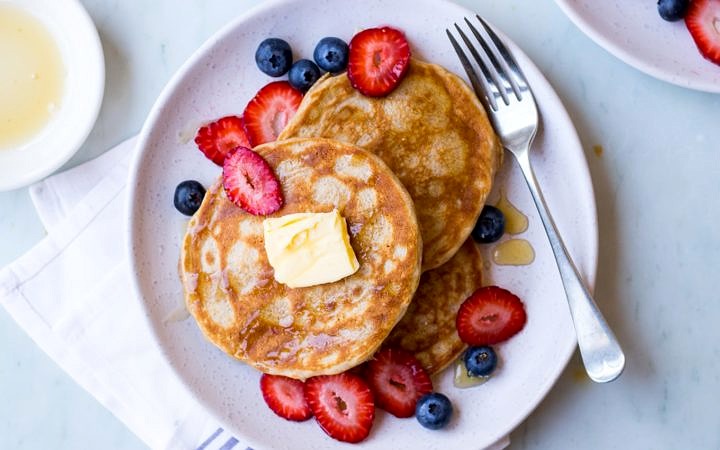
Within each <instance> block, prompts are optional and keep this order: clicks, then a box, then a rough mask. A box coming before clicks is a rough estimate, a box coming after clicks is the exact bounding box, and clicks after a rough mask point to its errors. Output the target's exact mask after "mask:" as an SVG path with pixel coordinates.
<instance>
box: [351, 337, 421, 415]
mask: <svg viewBox="0 0 720 450" xmlns="http://www.w3.org/2000/svg"><path fill="white" fill-rule="evenodd" d="M365 377H366V379H367V381H368V384H369V385H370V389H372V391H373V394H375V401H376V402H377V406H378V407H380V408H382V409H384V410H385V411H387V412H389V413H390V414H392V415H394V416H395V417H412V416H413V415H415V406H416V405H417V401H418V399H419V398H420V397H422V396H423V395H425V394H428V393H430V392H432V390H433V385H432V381H430V377H429V376H428V374H427V372H425V369H423V368H422V365H421V364H420V361H418V360H417V359H416V358H415V357H414V356H413V355H412V354H410V353H408V352H406V351H404V350H399V349H393V348H385V349H382V350H380V351H379V352H378V353H376V354H375V358H374V359H372V360H370V361H369V362H368V364H367V369H366V372H365Z"/></svg>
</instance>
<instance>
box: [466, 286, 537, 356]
mask: <svg viewBox="0 0 720 450" xmlns="http://www.w3.org/2000/svg"><path fill="white" fill-rule="evenodd" d="M526 321H527V315H526V314H525V306H523V303H522V302H521V301H520V299H519V298H518V297H517V296H516V295H515V294H513V293H512V292H510V291H508V290H505V289H502V288H499V287H497V286H486V287H482V288H480V289H478V290H477V291H475V292H473V293H472V295H470V297H468V298H467V299H466V300H465V301H464V302H463V304H462V305H460V309H459V310H458V313H457V318H456V321H455V326H456V327H457V332H458V335H459V336H460V339H461V340H462V341H463V342H465V343H466V344H468V345H492V344H497V343H498V342H502V341H505V340H507V339H510V338H511V337H513V336H514V335H515V334H517V333H518V332H519V331H520V330H522V329H523V327H524V326H525V322H526Z"/></svg>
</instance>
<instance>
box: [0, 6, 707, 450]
mask: <svg viewBox="0 0 720 450" xmlns="http://www.w3.org/2000/svg"><path fill="white" fill-rule="evenodd" d="M83 3H84V4H85V6H86V7H87V8H88V10H89V12H90V14H91V15H92V17H93V19H94V20H95V23H96V25H97V27H98V29H99V31H100V36H101V39H102V41H103V46H104V50H105V57H106V61H107V89H106V96H105V102H104V105H103V109H102V111H101V113H100V119H99V121H98V123H97V125H96V127H95V129H94V131H93V133H92V134H91V136H90V139H89V140H88V142H87V143H86V145H85V146H84V147H83V148H82V149H81V151H80V152H79V153H78V154H77V155H76V156H75V158H73V160H72V161H71V162H70V163H69V164H68V165H67V167H71V166H73V165H76V164H79V163H81V162H83V161H85V160H88V159H90V158H92V157H94V156H97V155H99V154H100V153H102V152H103V151H104V150H105V149H106V148H108V147H110V146H112V145H114V144H116V143H118V142H120V141H121V140H122V139H124V138H126V137H129V136H131V135H132V134H134V133H136V132H137V131H138V130H139V129H140V127H141V125H142V122H143V120H144V118H145V115H146V114H147V112H148V110H149V109H150V107H151V105H152V103H153V101H154V99H155V97H156V96H157V94H158V93H159V91H160V89H161V88H162V86H163V85H164V83H165V82H166V81H167V80H168V78H169V77H170V76H171V74H172V73H173V72H174V70H175V69H176V68H177V67H178V66H179V65H180V64H181V63H182V62H183V61H184V60H185V58H187V57H188V56H189V55H190V53H192V51H193V50H194V49H195V48H196V47H197V46H199V45H200V44H201V43H202V42H203V41H204V40H205V39H206V38H207V37H208V36H210V35H211V34H212V33H213V31H214V30H216V29H217V28H218V27H220V26H221V25H223V24H224V23H226V22H227V21H228V20H229V19H230V18H231V17H232V16H235V15H237V14H239V13H241V12H242V11H244V10H245V9H247V8H248V7H250V6H252V5H254V4H256V3H259V2H258V1H250V0H243V1H239V0H213V1H212V2H204V1H200V0H186V1H182V2H171V1H169V0H157V1H153V2H147V1H140V0H122V1H120V0H114V1H113V0H83ZM461 3H463V4H465V5H466V6H469V7H471V8H473V9H475V10H477V11H478V12H480V13H481V14H482V15H484V16H486V17H487V18H488V19H489V20H490V21H492V22H493V23H495V24H496V25H498V26H499V27H500V28H501V29H502V30H503V31H504V32H505V33H507V34H508V35H509V36H510V37H511V38H512V39H513V40H515V42H517V43H518V44H519V45H520V46H521V47H522V48H523V49H524V50H525V51H526V53H527V54H528V55H529V56H530V57H531V58H532V59H533V60H534V61H535V63H536V64H537V65H538V66H539V67H540V69H541V70H543V71H544V73H545V75H546V77H547V78H548V79H549V80H550V82H551V83H552V84H553V85H554V87H555V89H556V90H557V92H558V94H559V95H560V97H561V98H562V99H563V101H564V102H565V105H566V107H567V109H568V110H569V111H570V114H571V116H572V117H573V120H574V121H575V125H576V127H577V130H578V133H579V135H580V138H581V140H582V143H583V145H584V148H585V150H586V156H587V159H588V162H589V166H590V171H591V173H592V177H593V183H594V186H595V191H596V195H597V203H598V214H599V219H600V264H599V272H598V283H597V291H596V294H597V295H596V297H597V300H598V303H599V304H600V306H601V308H602V309H603V311H604V312H605V313H606V315H607V318H608V320H609V322H610V323H611V324H612V325H613V327H614V328H615V330H616V332H617V335H618V337H619V339H620V340H621V341H622V343H623V344H624V347H625V350H626V353H627V357H628V364H627V369H626V372H625V374H624V375H623V376H622V378H621V379H620V380H618V381H616V382H614V383H612V384H609V385H595V384H592V383H591V382H589V381H588V380H587V379H586V378H585V377H584V376H583V372H582V367H581V365H580V363H579V359H578V358H577V357H575V358H574V359H573V360H572V361H571V363H570V365H569V366H568V368H567V370H566V371H565V373H564V374H563V376H562V377H561V378H560V380H559V381H558V383H557V385H556V387H555V388H554V389H553V390H552V392H551V393H550V394H549V396H548V397H547V398H546V400H545V401H544V402H543V403H542V404H541V406H540V407H539V408H538V409H537V410H536V412H534V413H533V414H532V415H531V416H530V417H529V418H528V420H526V421H525V422H524V423H523V424H522V425H521V426H520V427H519V428H518V429H517V430H516V431H515V432H513V434H512V441H513V443H512V446H511V448H513V449H558V448H584V449H612V448H637V449H678V448H694V449H701V448H702V449H706V448H707V449H710V448H720V408H718V407H717V400H718V398H720V328H719V327H718V326H717V325H716V322H717V318H718V317H720V301H718V300H720V295H718V293H717V290H716V289H715V280H714V279H715V278H716V277H717V274H718V273H719V271H720V231H718V230H720V226H719V224H720V201H719V200H718V196H719V194H720V95H713V94H705V93H701V92H694V91H689V90H685V89H682V88H679V87H676V86H672V85H669V84H666V83H664V82H661V81H657V80H655V79H653V78H650V77H648V76H647V75H644V74H642V73H640V72H638V71H636V70H635V69H632V68H630V67H628V66H626V65H624V64H623V63H622V62H620V61H619V60H617V59H615V58H614V57H612V56H611V55H609V54H608V53H606V52H605V51H604V50H602V49H601V48H600V47H598V46H597V45H595V44H594V43H593V42H592V41H590V40H589V39H588V38H587V37H586V36H585V35H584V34H582V33H581V32H580V31H579V30H578V29H576V28H575V27H574V26H573V25H572V24H571V23H570V22H569V20H568V19H567V18H566V17H565V16H564V15H563V14H562V13H561V12H560V10H559V9H558V7H557V6H556V5H555V4H554V3H553V2H552V1H551V0H537V1H533V2H528V1H523V0H506V1H502V2H497V1H491V0H463V1H461ZM358 4H359V5H361V4H362V3H361V2H358ZM359 7H361V6H359ZM289 13H290V14H291V13H292V12H291V11H289ZM328 17H329V19H328V20H331V17H332V15H329V16H328ZM658 20H659V19H658ZM298 21H299V22H300V23H301V19H300V18H298ZM388 22H392V19H391V18H388ZM252 63H253V62H252V61H248V64H252ZM718 70H720V68H718ZM597 145H601V146H602V147H603V149H604V152H603V153H602V155H601V156H598V155H597V154H596V153H595V151H594V149H593V148H594V147H595V146H597ZM0 211H1V212H0V236H2V237H1V238H0V265H2V264H5V263H8V262H10V261H11V260H13V259H14V258H16V257H17V256H19V255H21V254H22V253H23V252H25V251H26V250H27V249H29V248H30V247H31V246H32V245H33V244H34V243H35V242H37V241H38V240H39V239H40V238H42V236H43V234H44V230H43V229H42V226H41V225H40V222H39V220H38V218H37V217H36V215H35V213H34V211H33V209H32V206H31V204H30V198H29V196H28V193H27V190H26V189H21V190H17V191H13V192H6V193H0ZM548 326H552V324H548ZM0 343H2V344H0V345H1V347H0V349H2V351H1V352H0V448H3V449H5V448H8V449H45V448H53V449H79V448H94V447H96V445H95V444H93V443H97V442H103V443H104V444H103V448H113V449H141V448H144V446H143V444H142V443H141V442H140V441H139V440H138V439H137V438H136V437H135V436H133V435H132V434H131V433H130V432H129V431H127V430H126V429H125V428H124V426H123V425H122V424H121V423H120V422H118V421H117V420H116V419H115V418H114V417H112V415H111V414H110V413H108V412H107V411H106V410H105V409H104V408H103V407H102V406H100V404H98V403H97V402H96V401H95V400H94V399H92V397H90V396H89V395H88V394H87V393H85V392H84V391H83V390H82V389H80V388H79V387H78V386H77V385H76V384H75V383H74V382H73V381H72V380H71V379H70V378H68V377H67V376H66V375H65V374H64V373H63V372H62V371H61V370H60V369H59V368H58V367H57V366H56V365H55V364H54V363H53V362H52V361H51V360H50V359H49V358H48V357H47V356H45V355H44V354H43V353H42V352H41V351H40V350H38V349H37V348H36V347H35V345H34V344H33V343H32V341H31V340H30V339H28V338H27V337H26V336H25V334H24V333H23V332H22V330H21V329H19V328H18V327H17V326H16V325H15V323H14V322H13V321H12V320H11V319H10V318H9V316H8V315H7V314H6V313H5V312H4V311H3V310H2V309H0ZM479 407H480V406H479Z"/></svg>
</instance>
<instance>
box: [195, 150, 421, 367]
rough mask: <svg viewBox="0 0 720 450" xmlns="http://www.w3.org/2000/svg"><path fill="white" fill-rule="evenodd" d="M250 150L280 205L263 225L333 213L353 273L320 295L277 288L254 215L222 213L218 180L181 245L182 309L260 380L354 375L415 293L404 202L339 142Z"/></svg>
mask: <svg viewBox="0 0 720 450" xmlns="http://www.w3.org/2000/svg"><path fill="white" fill-rule="evenodd" d="M255 150H256V151H257V152H258V153H260V154H261V155H262V156H263V157H264V158H265V159H266V160H267V162H268V163H269V164H270V166H271V167H272V168H273V169H274V170H275V173H276V174H277V176H278V179H279V180H280V184H281V186H282V189H283V196H284V198H285V205H284V206H283V207H282V209H280V211H278V212H276V213H274V214H272V215H271V216H269V217H279V216H283V215H286V214H291V213H298V212H329V211H332V210H333V208H337V209H338V210H339V212H340V213H341V214H342V215H343V216H344V217H345V218H346V220H347V225H348V232H349V234H350V242H351V245H352V247H353V250H354V252H355V255H356V256H357V259H358V262H359V263H360V268H359V269H358V271H357V272H356V273H355V274H353V275H351V276H349V277H347V278H344V279H342V280H340V281H337V282H334V283H328V284H323V285H319V286H312V287H307V288H295V289H291V288H288V287H287V286H285V285H283V284H280V283H278V282H276V281H275V279H274V277H273V269H272V266H270V264H269V263H268V260H267V255H266V253H265V247H264V242H263V233H262V221H263V220H264V217H258V216H253V215H250V214H247V213H245V212H244V211H243V210H242V209H240V208H238V207H237V206H235V205H234V204H232V203H231V202H230V201H229V200H228V199H227V197H226V195H225V191H224V189H223V187H222V180H218V181H217V182H216V183H215V184H214V185H213V186H212V187H210V188H209V189H208V192H207V194H206V196H205V199H204V200H203V203H202V206H201V207H200V209H199V210H198V212H197V213H196V214H195V216H194V217H193V218H192V219H191V221H190V224H189V226H188V231H187V234H186V235H185V239H184V242H183V248H182V255H181V275H182V278H183V286H184V288H185V299H186V304H187V307H188V310H189V311H190V313H191V314H192V315H193V317H194V318H195V320H196V321H197V323H198V325H199V326H200V329H201V330H202V331H203V333H204V334H205V336H207V338H208V339H209V340H210V341H212V342H213V343H214V344H215V345H217V346H218V347H220V348H221V349H222V350H224V351H225V352H227V353H228V354H230V355H232V356H234V357H236V358H238V359H240V360H242V361H246V362H247V363H249V364H251V365H253V366H254V367H256V368H258V369H259V370H261V371H263V372H267V373H272V374H279V375H286V376H289V377H293V378H300V379H302V378H307V377H310V376H314V375H319V374H333V373H339V372H342V371H344V370H346V369H348V368H350V367H353V366H356V365H357V364H359V363H361V362H363V361H365V360H366V359H367V358H369V357H370V356H371V355H372V354H373V353H374V352H375V350H376V349H377V348H378V347H379V346H380V344H381V343H382V341H383V340H384V339H385V338H386V337H387V335H388V334H389V333H390V331H391V330H392V328H393V326H394V325H395V324H396V323H397V322H398V321H399V320H400V318H401V317H402V315H403V314H404V313H405V310H406V308H407V306H408V304H409V303H410V300H411V299H412V296H413V293H414V292H415V289H416V288H417V284H418V281H419V278H420V258H421V254H422V241H421V239H420V232H419V228H418V224H417V219H416V217H415V212H414V209H413V203H412V200H411V198H410V196H409V195H408V193H407V191H406V190H405V188H404V187H403V186H402V184H401V183H400V181H399V180H398V179H397V177H396V176H395V175H394V174H393V173H392V172H391V171H390V169H389V168H388V167H387V166H386V165H385V164H384V163H383V162H382V161H381V160H380V159H379V158H378V157H376V156H375V155H373V154H371V153H368V152H366V151H365V150H362V149H360V148H358V147H355V146H352V145H349V144H343V143H339V142H336V141H330V140H325V139H293V140H288V141H282V142H275V143H269V144H264V145H262V146H259V147H256V148H255ZM338 168H340V169H341V170H338ZM363 193H364V194H363ZM208 254H211V255H213V256H214V257H213V258H207V257H206V256H205V255H208Z"/></svg>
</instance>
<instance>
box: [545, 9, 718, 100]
mask: <svg viewBox="0 0 720 450" xmlns="http://www.w3.org/2000/svg"><path fill="white" fill-rule="evenodd" d="M555 3H557V4H558V6H560V9H562V10H563V11H564V12H565V14H567V16H568V17H569V18H570V19H571V20H572V21H573V22H575V25H577V27H578V28H580V29H581V30H582V31H583V32H584V33H585V34H587V35H588V36H589V37H590V38H591V39H592V40H594V41H595V42H596V43H597V44H598V45H600V46H602V47H603V48H605V50H607V51H609V52H610V53H612V54H613V55H615V56H616V57H618V58H620V59H621V60H622V61H624V62H625V63H627V64H630V65H631V66H633V67H635V68H636V69H638V70H641V71H643V72H645V73H646V74H648V75H651V76H653V77H655V78H658V79H660V80H664V81H667V82H669V83H673V84H677V85H678V86H682V87H686V88H690V89H696V90H699V91H706V92H716V93H720V66H718V65H716V64H713V63H711V62H710V61H707V60H706V59H704V58H703V57H702V55H701V54H700V53H699V52H698V50H697V47H696V46H695V43H694V42H693V40H692V37H691V36H690V33H689V32H688V30H687V28H686V27H685V22H683V21H679V22H666V21H664V20H663V19H662V18H660V15H658V12H657V1H625V0H610V1H605V0H601V1H598V0H555Z"/></svg>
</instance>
